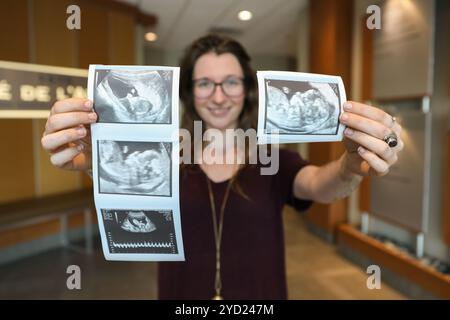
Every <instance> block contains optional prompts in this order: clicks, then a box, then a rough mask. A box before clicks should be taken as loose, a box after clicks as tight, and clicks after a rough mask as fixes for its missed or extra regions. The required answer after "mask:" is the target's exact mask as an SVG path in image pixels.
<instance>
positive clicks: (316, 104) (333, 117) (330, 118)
mask: <svg viewBox="0 0 450 320" xmlns="http://www.w3.org/2000/svg"><path fill="white" fill-rule="evenodd" d="M265 89H266V110H265V112H266V117H265V123H264V132H265V133H268V134H270V133H272V132H276V133H278V134H291V135H296V134H301V135H322V134H323V135H335V134H337V133H338V129H339V121H338V120H339V115H340V110H341V108H340V105H341V102H340V96H339V87H338V84H336V83H319V82H310V81H292V80H275V79H265Z"/></svg>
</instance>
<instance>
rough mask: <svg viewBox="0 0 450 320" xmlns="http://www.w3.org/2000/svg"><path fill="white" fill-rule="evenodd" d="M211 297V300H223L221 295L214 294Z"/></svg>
mask: <svg viewBox="0 0 450 320" xmlns="http://www.w3.org/2000/svg"><path fill="white" fill-rule="evenodd" d="M212 299H213V300H223V297H222V296H221V295H215V296H214V297H213V298H212Z"/></svg>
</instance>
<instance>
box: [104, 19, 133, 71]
mask: <svg viewBox="0 0 450 320" xmlns="http://www.w3.org/2000/svg"><path fill="white" fill-rule="evenodd" d="M108 19H109V20H108V21H109V54H110V55H109V63H110V64H134V63H135V54H134V51H135V44H134V31H135V30H134V28H135V24H134V17H133V16H130V15H128V14H127V13H122V12H119V11H110V12H109V17H108Z"/></svg>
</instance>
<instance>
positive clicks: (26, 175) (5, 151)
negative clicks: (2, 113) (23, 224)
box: [0, 0, 34, 203]
mask: <svg viewBox="0 0 450 320" xmlns="http://www.w3.org/2000/svg"><path fill="white" fill-rule="evenodd" d="M27 4H28V0H4V1H2V7H3V8H8V10H0V39H1V41H0V60H6V61H18V62H28V59H29V38H28V7H27ZM0 136H1V137H2V139H1V140H0V150H1V152H0V203H3V202H9V201H14V200H19V199H23V198H30V197H33V195H34V170H33V140H32V122H31V120H15V119H2V120H0Z"/></svg>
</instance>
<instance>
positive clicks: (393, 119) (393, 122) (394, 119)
mask: <svg viewBox="0 0 450 320" xmlns="http://www.w3.org/2000/svg"><path fill="white" fill-rule="evenodd" d="M391 120H392V123H391V125H390V126H389V129H392V127H393V126H395V121H396V120H397V119H396V118H395V117H393V116H391Z"/></svg>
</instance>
